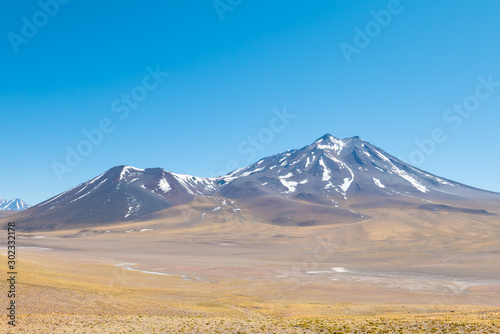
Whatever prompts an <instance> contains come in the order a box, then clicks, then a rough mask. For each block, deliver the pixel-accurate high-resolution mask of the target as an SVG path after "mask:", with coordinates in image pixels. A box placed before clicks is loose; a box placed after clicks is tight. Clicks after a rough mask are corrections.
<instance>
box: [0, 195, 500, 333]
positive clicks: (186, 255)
mask: <svg viewBox="0 0 500 334" xmlns="http://www.w3.org/2000/svg"><path fill="white" fill-rule="evenodd" d="M217 201H220V199H213V198H212V199H210V198H204V199H197V200H196V201H194V202H193V203H190V204H187V205H181V206H176V207H174V208H170V209H168V210H165V211H164V212H160V213H158V214H156V215H152V216H151V217H149V219H147V220H145V221H135V222H127V223H118V224H111V225H104V226H97V227H90V228H83V229H81V228H78V229H72V230H62V231H51V232H31V233H26V232H17V235H16V240H17V267H18V268H17V271H18V277H17V278H18V281H17V297H16V302H17V307H18V309H17V319H16V320H17V325H16V326H15V327H12V326H9V325H8V324H7V316H6V312H4V314H5V315H4V316H3V317H2V318H3V319H4V320H3V321H2V323H1V324H0V330H1V331H2V332H5V333H498V332H500V270H499V269H500V268H499V267H500V264H499V261H498V257H499V246H500V241H499V240H500V218H499V216H497V215H477V214H465V213H457V212H445V211H439V212H432V211H422V210H416V209H415V210H414V209H411V208H404V207H392V208H388V207H385V208H370V207H369V206H365V207H364V208H363V210H362V211H363V214H364V215H366V217H367V219H365V220H362V221H358V222H353V223H334V224H331V225H321V226H286V225H282V226H279V225H271V224H268V223H266V222H262V221H260V220H259V219H258V217H256V216H255V215H254V214H246V212H247V211H246V210H245V207H244V206H242V207H241V210H240V211H237V212H235V211H234V210H229V209H228V208H227V209H225V208H224V207H222V208H221V209H219V210H216V211H212V210H209V209H210V208H213V207H217V206H216V205H217V204H218V202H217ZM488 209H490V210H491V209H493V210H494V208H488ZM248 212H250V211H248ZM4 220H5V219H4ZM6 241H7V235H6V231H2V232H1V235H0V247H1V249H2V253H1V255H0V264H1V270H2V272H3V273H4V274H5V273H6V272H7V271H8V270H7V266H6V264H7V259H6V251H5V250H6ZM0 289H1V290H2V295H5V294H6V293H7V290H8V286H7V282H6V280H2V284H1V286H0ZM1 300H2V305H1V307H2V309H3V310H6V307H7V306H6V301H7V299H5V298H2V299H1Z"/></svg>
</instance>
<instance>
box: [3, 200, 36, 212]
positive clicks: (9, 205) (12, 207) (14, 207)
mask: <svg viewBox="0 0 500 334" xmlns="http://www.w3.org/2000/svg"><path fill="white" fill-rule="evenodd" d="M30 207H31V205H29V204H28V203H26V202H25V201H23V200H22V199H20V198H15V199H13V200H10V201H7V200H5V199H2V198H0V211H23V210H26V209H28V208H30Z"/></svg>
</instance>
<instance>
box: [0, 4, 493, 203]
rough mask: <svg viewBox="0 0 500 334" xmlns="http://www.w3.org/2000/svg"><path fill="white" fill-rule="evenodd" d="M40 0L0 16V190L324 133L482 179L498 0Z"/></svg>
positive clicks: (39, 197) (42, 194) (240, 160)
mask: <svg viewBox="0 0 500 334" xmlns="http://www.w3.org/2000/svg"><path fill="white" fill-rule="evenodd" d="M54 1H55V0H42V1H41V2H38V1H23V2H22V3H21V2H19V3H15V2H12V1H10V2H9V4H7V5H4V8H3V11H2V13H1V14H0V15H1V20H0V36H1V37H2V38H1V42H0V57H1V58H0V60H1V61H0V73H1V80H0V113H1V114H0V116H1V120H2V123H1V132H0V138H1V142H2V151H1V164H0V197H3V198H8V199H10V198H14V197H20V198H23V199H25V200H26V201H28V202H29V203H31V204H36V203H37V202H40V201H43V200H45V199H47V198H49V197H51V196H54V195H56V194H58V193H60V192H62V191H65V190H67V189H68V188H71V187H73V186H75V185H77V184H79V183H81V182H84V181H86V180H88V179H90V178H92V177H94V176H96V175H99V174H101V173H102V172H104V171H106V170H107V169H109V168H111V167H113V166H116V165H122V164H126V165H133V166H136V167H140V168H147V167H163V168H165V169H166V170H169V171H173V172H178V173H185V174H193V175H198V176H213V175H215V174H219V173H220V172H224V173H225V172H227V169H228V168H229V169H230V168H231V167H235V166H236V167H237V166H238V165H239V167H242V166H245V165H248V164H249V163H251V162H253V161H255V160H257V159H259V158H261V157H264V156H268V155H271V154H275V153H279V152H282V151H285V150H287V149H292V148H300V147H302V146H305V145H307V144H309V143H311V142H312V141H314V140H315V139H316V138H318V137H320V136H322V135H323V134H325V133H331V134H333V135H334V136H336V137H340V138H344V137H351V136H354V135H359V136H361V137H362V138H363V139H365V140H367V141H369V142H371V143H373V144H375V145H377V146H379V147H381V148H383V149H384V150H386V151H387V152H389V153H391V154H393V155H395V156H397V157H399V158H401V159H403V160H406V161H411V162H413V163H415V164H417V162H418V166H419V167H420V168H422V169H425V170H427V171H430V172H432V173H435V174H438V175H440V176H444V177H447V178H450V179H453V180H456V181H459V182H463V183H466V184H469V185H472V186H476V187H480V188H484V189H488V190H492V191H497V192H500V177H499V172H498V165H499V163H500V157H499V155H498V154H497V153H498V149H497V143H498V142H500V131H498V125H499V124H500V84H495V83H496V82H500V63H499V62H498V59H500V47H499V46H498V41H499V40H500V23H499V21H498V15H497V14H498V13H499V12H500V3H499V2H498V1H494V0H485V1H481V4H480V5H479V4H478V3H477V2H473V1H463V0H459V1H454V2H453V5H451V4H449V3H444V2H440V3H436V2H433V1H415V0H414V1H411V0H401V1H394V0H391V1H364V2H362V3H361V2H353V1H349V0H343V1H319V0H312V1H311V0H309V1H295V2H292V3H291V2H289V1H281V0H278V1H272V2H269V1H255V0H254V1H245V0H243V1H237V0H233V1H228V0H221V1H218V2H215V5H216V6H217V8H216V6H215V5H214V2H213V1H196V2H194V1H175V2H172V1H170V2H167V1H143V2H139V1H122V2H120V3H119V5H117V4H116V2H115V3H108V2H104V3H103V2H97V1H78V0H72V1H68V0H64V1H63V0H60V3H57V4H58V5H57V6H58V8H56V6H54V3H55V2H54ZM41 3H42V4H47V5H46V6H45V5H43V6H42V5H41ZM231 4H232V5H231ZM44 8H45V9H44ZM47 12H50V13H49V14H50V15H49V14H47ZM387 13H389V15H390V16H388V15H387ZM376 17H378V21H377V20H376ZM30 28H31V30H30ZM360 32H361V33H360ZM346 48H347V49H346ZM346 50H350V51H349V52H347V53H346ZM352 50H356V51H355V52H354V51H352ZM157 70H159V71H160V73H161V74H158V73H157V75H156V77H157V80H156V81H155V80H154V77H153V76H151V74H150V72H154V71H157ZM166 72H168V76H167V75H166V74H165V73H166ZM488 81H489V82H490V83H489V84H488V83H487V82H488ZM485 82H486V84H484V83H485ZM146 86H147V87H146ZM478 94H479V95H478ZM127 96H132V98H130V97H129V98H128V99H129V100H128V102H126V101H127V100H126V99H127ZM478 96H479V97H478ZM130 99H132V100H130ZM464 103H465V104H466V105H467V108H468V110H470V111H467V110H465V111H464V109H463V108H462V113H461V114H459V113H458V112H457V111H453V108H454V105H456V104H458V105H459V106H460V105H463V104H464ZM120 108H121V109H120ZM124 108H125V109H124ZM450 108H452V110H450V111H448V110H449V109H450ZM127 109H128V110H127ZM125 110H126V111H125ZM284 110H286V113H288V114H291V115H294V116H295V117H294V118H292V116H290V118H289V119H288V120H287V122H286V123H287V124H285V125H284V126H281V124H280V126H279V127H276V126H274V130H271V132H269V130H266V129H270V124H271V123H272V122H273V117H275V115H276V112H279V113H283V112H284ZM124 116H126V117H124ZM102 122H104V123H102ZM102 124H104V125H105V126H104V127H103V128H104V129H105V130H106V131H107V132H106V133H104V132H103V131H102V129H99V127H100V126H102ZM275 125H276V124H275ZM95 129H99V130H98V131H100V132H101V133H102V137H101V136H100V135H95V134H96V132H95V131H94V132H92V131H93V130H95ZM436 129H437V130H436ZM439 129H440V130H439ZM84 131H87V132H89V133H94V135H95V137H94V142H95V145H94V144H92V145H91V147H87V146H85V144H82V142H83V141H85V140H87V139H86V137H85V135H84V134H83V132H84ZM436 131H438V134H439V136H436V135H435V136H434V138H433V135H432V133H433V132H436ZM259 135H261V137H260V138H261V139H265V140H264V141H260V142H259V150H256V153H257V154H256V155H255V156H253V155H251V154H248V152H249V151H248V150H246V151H245V150H244V149H248V147H250V146H249V145H250V144H249V141H248V137H249V136H254V137H256V138H259ZM266 136H267V137H266ZM443 137H444V138H445V139H446V140H443ZM261 139H259V140H261ZM415 141H419V142H420V143H424V144H425V145H426V146H425V145H424V146H423V148H421V147H419V146H418V145H417V144H416V142H415ZM78 145H80V146H78ZM68 147H69V149H70V150H75V151H76V150H77V149H78V147H79V148H80V149H81V150H82V152H85V154H86V156H84V157H82V158H81V159H80V161H76V160H74V161H72V163H73V167H71V166H69V165H68V164H67V163H66V157H67V149H68ZM238 147H239V148H238ZM244 152H247V153H244ZM54 164H56V165H57V166H59V167H61V166H63V165H64V166H66V168H67V169H59V172H57V173H56V172H55V171H54ZM69 170H71V171H69Z"/></svg>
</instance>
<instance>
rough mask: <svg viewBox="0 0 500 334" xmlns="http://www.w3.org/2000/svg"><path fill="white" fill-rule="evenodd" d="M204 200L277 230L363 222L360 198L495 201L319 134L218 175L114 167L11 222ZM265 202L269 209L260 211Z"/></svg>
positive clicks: (131, 216)
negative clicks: (230, 206)
mask: <svg viewBox="0 0 500 334" xmlns="http://www.w3.org/2000/svg"><path fill="white" fill-rule="evenodd" d="M205 197H206V198H212V197H222V198H227V199H230V200H234V201H238V202H239V203H240V204H241V205H243V206H245V207H246V209H247V210H249V211H251V212H255V217H257V216H259V217H260V219H261V220H262V221H265V222H269V223H279V224H282V223H285V222H287V221H290V222H291V223H292V221H293V219H292V218H290V216H289V215H286V213H287V212H292V213H294V215H296V216H297V217H299V216H300V217H302V218H303V219H306V218H307V215H308V214H309V215H310V216H314V215H319V216H321V217H320V219H317V220H316V223H318V224H319V223H321V224H323V223H327V222H328V219H329V218H328V217H330V219H331V220H332V221H333V220H335V219H337V218H338V217H344V218H345V219H346V221H353V220H363V219H366V215H363V214H362V213H359V212H356V211H354V210H352V208H350V207H349V206H350V205H353V204H354V203H357V202H359V201H360V200H363V201H366V200H367V199H369V200H373V199H377V201H379V202H380V203H382V205H383V204H384V203H389V202H394V201H395V202H402V201H406V202H408V201H410V202H415V203H426V204H442V205H444V206H443V207H439V206H436V207H434V208H441V209H443V208H448V207H449V208H457V209H455V211H457V212H461V211H460V210H462V209H463V208H462V207H463V206H464V205H465V206H467V207H466V209H471V210H472V211H467V210H465V209H464V210H465V211H464V210H462V211H463V212H480V211H474V210H476V209H483V207H481V205H483V204H484V207H487V208H490V207H494V205H493V204H497V203H500V194H498V193H494V192H489V191H485V190H480V189H477V188H473V187H469V186H467V185H464V184H461V183H458V182H455V181H452V180H448V179H446V178H442V177H439V176H436V175H433V174H431V173H428V172H426V171H423V170H421V169H418V168H416V167H413V166H411V165H410V164H407V163H405V162H404V161H402V160H399V159H398V158H396V157H394V156H392V155H390V154H389V153H387V152H385V151H384V150H382V149H381V148H379V147H377V146H375V145H373V144H371V143H369V142H366V141H364V140H363V139H361V138H360V137H359V136H354V137H350V138H344V139H339V138H336V137H334V136H332V135H331V134H325V135H323V136H322V137H320V138H318V139H317V140H316V141H314V142H313V143H312V144H310V145H306V146H304V147H302V148H300V149H292V150H288V151H285V152H283V153H278V154H275V155H272V156H269V157H265V158H262V159H260V160H258V161H257V162H255V163H253V164H251V165H249V166H247V167H243V168H240V169H237V170H235V171H232V172H230V173H228V174H226V175H222V176H218V177H197V176H191V175H184V174H177V173H172V172H169V171H166V170H164V169H162V168H147V169H140V168H136V167H132V166H125V165H121V166H116V167H113V168H111V169H109V170H108V171H106V172H104V173H102V174H101V175H99V176H97V177H95V178H93V179H91V180H89V181H87V182H84V183H82V184H80V185H78V186H76V187H74V188H72V189H70V190H68V191H66V192H63V193H61V194H59V195H57V196H54V197H52V198H50V199H48V200H46V201H44V202H42V203H39V204H37V205H35V206H34V207H32V208H30V209H29V210H27V211H25V212H24V213H23V214H21V215H20V216H19V221H20V222H24V223H25V224H26V225H27V226H30V227H29V228H31V227H33V228H39V229H54V228H63V227H64V226H68V227H70V226H80V225H85V223H89V222H92V224H107V223H113V222H119V221H133V220H137V219H140V218H141V217H146V216H148V215H150V214H152V213H155V212H160V211H162V210H165V209H169V208H171V207H174V206H178V205H187V204H189V203H191V202H193V201H194V200H195V199H196V198H205ZM476 202H477V204H478V206H477V205H475V203H476ZM268 203H275V205H274V207H272V208H268V206H269V205H268ZM490 203H493V204H492V205H490ZM358 204H359V203H357V204H356V205H358ZM486 204H488V205H486ZM414 205H416V206H417V207H418V205H417V204H414ZM264 207H265V208H267V209H266V210H263V209H262V208H264ZM469 207H470V208H469ZM422 210H425V207H424V208H422ZM264 212H265V213H266V214H264ZM321 212H322V213H321ZM320 213H321V214H320ZM333 216H335V219H333V218H332V217H333ZM302 218H301V219H302ZM297 219H298V218H297ZM305 221H307V219H306V220H305ZM336 221H338V219H337V220H336ZM298 223H303V221H297V224H298Z"/></svg>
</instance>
